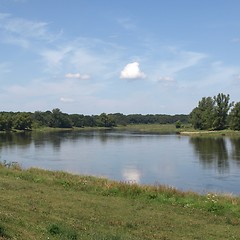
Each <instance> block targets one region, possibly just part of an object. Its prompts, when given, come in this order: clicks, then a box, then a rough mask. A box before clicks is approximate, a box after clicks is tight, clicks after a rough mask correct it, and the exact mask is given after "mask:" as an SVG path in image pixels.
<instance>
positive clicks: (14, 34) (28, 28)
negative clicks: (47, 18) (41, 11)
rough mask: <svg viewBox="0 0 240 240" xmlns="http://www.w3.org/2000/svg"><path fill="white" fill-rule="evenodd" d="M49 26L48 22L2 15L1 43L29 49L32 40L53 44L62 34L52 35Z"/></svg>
mask: <svg viewBox="0 0 240 240" xmlns="http://www.w3.org/2000/svg"><path fill="white" fill-rule="evenodd" d="M48 25H49V24H48V23H47V22H40V21H30V20H27V19H24V18H16V17H12V16H11V15H10V14H8V13H0V30H1V41H3V42H6V43H10V44H15V45H18V46H21V47H24V48H27V47H29V45H30V43H31V41H32V40H34V41H41V40H44V41H47V42H52V41H54V40H56V39H57V38H59V36H60V35H61V32H60V33H58V34H53V33H51V32H50V31H49V30H48Z"/></svg>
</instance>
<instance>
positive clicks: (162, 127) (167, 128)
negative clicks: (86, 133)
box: [114, 124, 193, 133]
mask: <svg viewBox="0 0 240 240" xmlns="http://www.w3.org/2000/svg"><path fill="white" fill-rule="evenodd" d="M114 129H116V130H123V131H135V132H142V133H179V132H180V131H192V130H193V129H192V128H191V127H190V125H189V124H186V125H185V126H184V127H182V128H176V126H175V124H130V125H126V126H118V127H115V128H114Z"/></svg>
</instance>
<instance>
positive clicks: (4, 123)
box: [0, 113, 13, 131]
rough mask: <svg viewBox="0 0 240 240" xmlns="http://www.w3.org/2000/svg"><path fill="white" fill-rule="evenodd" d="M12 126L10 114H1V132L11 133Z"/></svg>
mask: <svg viewBox="0 0 240 240" xmlns="http://www.w3.org/2000/svg"><path fill="white" fill-rule="evenodd" d="M12 125H13V122H12V117H11V116H10V115H9V114H8V113H2V114H0V131H10V130H11V129H12Z"/></svg>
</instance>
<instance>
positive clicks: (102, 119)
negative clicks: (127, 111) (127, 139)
mask: <svg viewBox="0 0 240 240" xmlns="http://www.w3.org/2000/svg"><path fill="white" fill-rule="evenodd" d="M97 125H98V126H99V127H113V126H115V125H116V124H115V122H114V121H113V119H112V118H111V117H110V116H108V115H107V114H106V113H101V114H100V116H99V117H98V118H97Z"/></svg>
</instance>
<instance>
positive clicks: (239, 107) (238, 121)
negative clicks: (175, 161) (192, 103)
mask: <svg viewBox="0 0 240 240" xmlns="http://www.w3.org/2000/svg"><path fill="white" fill-rule="evenodd" d="M187 123H190V124H191V125H192V126H193V127H194V128H195V129H200V130H223V129H229V128H230V129H232V130H240V102H237V103H234V102H231V101H230V96H229V94H227V95H225V94H223V93H219V94H218V95H217V96H214V97H203V98H202V99H201V100H200V101H199V102H198V106H197V107H195V108H194V109H193V110H192V111H191V113H190V114H189V115H188V114H176V115H167V114H147V115H142V114H129V115H124V114H122V113H110V114H106V113H101V114H100V115H83V114H67V113H63V112H62V111H61V110H60V109H59V108H55V109H53V110H52V111H45V112H42V111H35V112H33V113H32V112H0V131H11V130H31V129H33V128H34V129H36V128H40V127H51V128H73V127H78V128H84V127H116V126H120V125H122V126H126V125H129V124H176V127H177V126H181V124H187Z"/></svg>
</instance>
